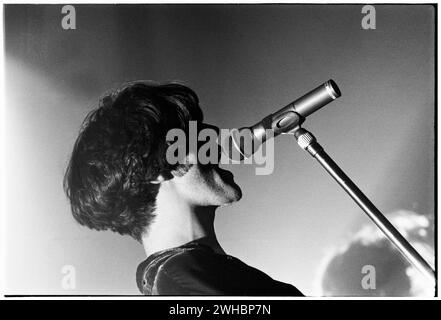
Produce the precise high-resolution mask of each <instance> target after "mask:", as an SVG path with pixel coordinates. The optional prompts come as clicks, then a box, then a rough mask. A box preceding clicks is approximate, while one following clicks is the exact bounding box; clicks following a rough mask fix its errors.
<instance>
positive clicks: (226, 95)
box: [2, 5, 436, 295]
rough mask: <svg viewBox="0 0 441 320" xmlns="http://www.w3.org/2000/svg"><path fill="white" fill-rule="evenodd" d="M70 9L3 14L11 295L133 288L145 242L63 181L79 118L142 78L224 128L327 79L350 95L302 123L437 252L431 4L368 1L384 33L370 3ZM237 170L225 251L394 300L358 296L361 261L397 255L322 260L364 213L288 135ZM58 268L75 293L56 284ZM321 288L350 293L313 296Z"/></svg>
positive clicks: (221, 219) (308, 280) (308, 289)
mask: <svg viewBox="0 0 441 320" xmlns="http://www.w3.org/2000/svg"><path fill="white" fill-rule="evenodd" d="M62 6H63V5H5V7H4V18H5V20H4V21H5V24H4V26H5V37H4V39H5V89H6V90H5V94H6V97H5V100H6V105H5V106H4V108H5V110H4V111H5V112H4V116H5V117H6V118H5V121H4V123H5V128H4V129H5V130H4V132H6V136H5V141H6V145H5V146H4V159H5V164H6V168H7V170H6V171H5V172H6V175H5V176H4V177H2V179H5V180H4V181H5V185H6V190H5V191H6V194H5V197H4V199H5V204H4V205H5V206H4V207H5V208H6V211H5V212H4V213H3V214H4V215H5V216H6V220H5V221H6V226H5V230H6V235H5V236H6V240H7V243H6V253H5V255H6V261H5V265H6V266H5V267H6V268H5V271H6V281H7V283H6V285H7V286H6V294H138V291H137V288H136V283H135V271H136V267H137V265H138V263H140V262H141V261H142V260H144V259H145V253H144V251H143V248H142V246H140V245H139V244H138V243H137V242H136V241H134V240H132V239H130V238H129V237H121V236H119V235H117V234H113V233H111V232H96V231H91V230H88V229H86V228H84V227H82V226H80V225H78V224H76V222H75V221H74V220H73V218H72V216H71V213H70V208H69V204H68V202H67V199H66V197H65V195H64V193H63V189H62V179H63V174H64V170H65V168H66V165H67V161H68V159H69V155H70V152H71V150H72V147H73V143H74V141H75V139H76V137H77V134H78V131H79V128H80V125H81V122H82V121H83V119H84V117H85V116H86V114H87V113H88V112H89V111H90V110H91V109H92V108H94V107H95V106H96V104H97V103H98V99H99V97H101V96H102V95H103V94H104V93H105V92H106V91H107V90H109V89H110V88H116V87H118V86H119V85H120V84H121V83H122V82H124V81H128V80H137V79H151V80H156V81H169V80H179V81H182V82H184V83H185V84H187V85H188V86H190V87H191V88H193V89H194V90H195V91H196V92H197V93H198V95H199V98H200V100H201V106H202V108H203V110H204V114H205V120H206V121H207V122H208V123H212V124H215V125H217V126H219V127H220V128H234V127H236V128H238V127H242V126H245V125H247V126H248V125H251V124H254V123H256V122H257V121H259V120H261V119H262V117H264V116H266V115H267V114H269V113H271V112H273V111H275V110H277V109H279V108H280V107H282V106H284V105H286V104H287V103H289V102H291V101H292V100H294V99H296V98H298V97H300V96H301V95H303V94H304V93H306V92H307V91H309V90H311V89H313V88H314V87H316V86H317V85H319V84H321V83H322V82H324V81H326V80H328V79H330V78H332V79H334V80H335V81H336V82H337V84H338V85H339V87H340V89H341V91H342V97H341V98H339V99H337V100H336V101H334V102H333V103H331V104H329V105H328V106H326V107H324V108H323V109H321V110H320V111H318V112H317V113H315V114H314V115H312V116H310V117H308V119H307V120H306V122H305V123H304V126H305V127H306V128H307V129H309V130H311V131H312V132H313V133H314V135H315V136H316V137H317V138H318V141H319V142H320V143H321V144H322V145H323V146H324V147H325V150H326V151H327V152H328V153H329V154H330V155H331V156H332V157H333V158H334V160H335V161H336V162H337V163H338V164H339V165H340V166H341V167H342V169H343V170H344V171H345V172H346V173H347V174H348V175H349V176H350V177H351V178H352V179H353V180H354V182H355V183H357V184H358V185H359V187H360V188H361V189H362V190H363V191H364V192H365V193H366V195H367V196H368V197H369V198H370V199H371V200H372V201H373V202H374V203H375V204H376V205H377V207H378V208H379V209H380V210H382V211H383V212H384V213H386V214H387V213H393V214H396V213H397V212H398V213H400V214H401V213H402V212H410V215H417V216H418V219H419V218H420V217H423V219H425V220H424V221H426V222H427V223H426V222H423V223H420V224H418V223H416V222H415V221H416V220H412V219H411V220H410V221H411V222H410V223H411V227H415V228H417V229H418V228H420V227H421V228H423V229H425V230H426V236H422V237H423V238H424V243H425V244H426V245H427V246H428V247H431V248H433V244H434V233H433V222H434V212H435V208H434V204H435V199H434V197H435V195H434V175H435V172H434V169H435V164H434V157H435V154H434V134H435V131H434V126H435V114H434V112H435V73H434V68H435V56H434V52H435V42H434V41H435V20H436V16H435V14H436V12H435V7H433V6H431V5H375V8H376V29H375V30H364V29H362V27H361V20H362V18H363V16H364V15H363V14H362V13H361V9H362V7H363V5H74V7H75V9H76V29H75V30H64V29H62V27H61V19H62V17H63V14H62V13H61V8H62ZM228 169H230V170H232V171H233V172H234V174H235V176H236V178H235V180H236V181H237V182H238V183H239V184H240V185H241V187H242V191H243V194H244V196H243V199H242V200H241V201H240V202H238V203H236V204H234V205H232V206H228V207H225V208H220V209H219V210H218V212H217V217H216V229H217V233H218V237H219V241H220V243H221V244H222V245H223V247H224V249H225V250H226V251H227V252H228V253H230V254H232V255H235V256H237V257H238V258H240V259H242V260H243V261H244V262H246V263H248V264H250V265H252V266H254V267H257V268H259V269H261V270H262V271H264V272H266V273H268V274H269V275H270V276H272V277H273V278H275V279H277V280H280V281H284V282H289V283H292V284H294V285H295V286H296V287H297V288H299V289H300V290H301V291H302V292H303V293H304V294H306V295H316V294H328V295H333V294H337V295H364V294H366V295H382V294H383V293H384V292H383V291H375V290H374V291H369V292H367V291H363V290H360V285H359V281H360V279H361V278H362V277H363V274H362V273H361V271H360V268H361V266H363V265H364V264H366V263H368V264H370V265H374V266H375V265H376V263H380V262H381V261H383V260H384V257H385V256H387V255H388V254H389V252H386V253H385V252H384V251H381V254H378V255H376V254H375V252H376V251H375V250H374V253H373V254H372V255H368V261H364V260H363V259H364V258H363V255H360V254H358V255H357V252H355V253H354V254H352V253H351V255H350V257H351V258H350V259H349V260H348V261H346V263H341V262H338V261H337V264H336V265H332V268H327V262H326V261H328V260H329V255H330V253H332V252H334V250H335V248H336V247H338V246H339V245H340V244H341V243H343V244H346V245H348V243H350V242H351V241H352V240H353V239H354V238H353V235H354V234H357V233H358V232H359V231H360V230H362V229H363V228H365V226H366V225H370V223H371V222H370V221H369V220H368V219H367V218H366V217H365V214H364V213H363V212H362V211H361V209H359V208H358V207H356V205H355V204H354V203H353V201H352V200H351V199H350V198H349V197H348V196H347V195H346V194H345V193H344V192H343V191H342V190H341V189H340V188H339V187H338V186H337V184H336V183H335V182H334V181H333V180H332V179H331V178H330V177H329V176H328V175H327V174H326V172H324V170H323V169H322V168H321V167H319V165H318V164H317V163H315V162H314V161H313V160H312V159H311V158H310V157H309V155H307V154H306V153H305V152H304V151H302V150H301V149H300V148H299V147H298V146H297V145H296V143H295V141H294V139H293V138H292V137H289V136H283V137H279V138H278V139H277V140H276V141H275V159H274V171H273V173H272V174H271V175H266V176H258V175H255V168H254V167H253V166H250V165H248V166H240V165H230V166H228ZM420 220H421V219H420ZM420 220H418V221H420ZM420 222H421V221H420ZM412 223H413V225H412ZM427 230H428V231H429V232H428V233H427ZM340 251H341V250H340ZM429 251H430V250H429ZM430 254H431V255H430V257H431V258H432V259H433V252H431V253H430ZM364 256H366V255H364ZM327 259H328V260H327ZM395 260H396V259H395ZM395 260H394V261H395ZM398 260H399V259H398ZM66 266H72V267H73V268H74V270H75V278H76V285H75V288H74V290H65V288H63V285H62V279H63V276H64V274H63V272H64V271H63V270H65V269H64V268H65V267H66ZM402 267H403V266H402V265H400V263H399V262H397V263H396V264H387V265H386V266H385V267H384V268H386V269H387V270H388V271H390V272H392V273H395V271H396V270H398V269H399V268H402ZM394 268H397V269H394ZM328 271H329V272H328ZM327 272H328V273H327ZM345 274H346V275H348V274H351V278H350V279H348V278H347V277H346V276H345ZM379 275H380V273H379ZM383 280H384V279H383ZM326 281H328V283H331V284H334V285H337V286H338V285H341V284H345V285H344V286H343V288H342V289H339V290H340V291H338V290H337V291H336V292H332V290H331V291H326V290H320V289H317V284H318V287H320V286H322V285H321V284H322V283H324V282H326ZM379 281H382V279H381V277H380V278H379ZM400 283H401V282H400ZM406 290H407V291H406ZM394 294H396V295H410V294H411V292H410V291H409V289H408V288H407V287H406V288H402V290H401V291H399V292H398V291H397V292H395V291H394Z"/></svg>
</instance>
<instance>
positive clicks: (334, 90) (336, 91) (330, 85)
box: [325, 79, 341, 100]
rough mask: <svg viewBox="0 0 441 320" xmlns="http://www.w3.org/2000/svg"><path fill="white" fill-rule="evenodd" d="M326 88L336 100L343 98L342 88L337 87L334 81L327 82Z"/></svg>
mask: <svg viewBox="0 0 441 320" xmlns="http://www.w3.org/2000/svg"><path fill="white" fill-rule="evenodd" d="M325 88H326V89H327V90H328V93H329V95H330V96H331V97H332V98H334V100H335V99H337V98H339V97H341V91H340V88H339V87H338V86H337V84H336V83H335V81H334V80H332V79H330V80H328V81H326V82H325Z"/></svg>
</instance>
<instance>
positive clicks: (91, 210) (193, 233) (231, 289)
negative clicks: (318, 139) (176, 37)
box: [64, 82, 302, 296]
mask: <svg viewBox="0 0 441 320" xmlns="http://www.w3.org/2000/svg"><path fill="white" fill-rule="evenodd" d="M189 121H197V122H198V128H200V129H203V128H208V127H211V128H216V127H214V126H211V125H208V124H205V123H203V116H202V110H201V109H200V107H199V100H198V97H197V95H196V93H195V92H193V91H192V90H191V89H189V88H188V87H186V86H183V85H180V84H176V83H168V84H156V83H150V82H132V83H129V84H126V85H125V86H123V87H122V88H121V89H119V90H116V91H115V92H113V93H111V94H109V95H108V96H107V97H106V98H104V99H102V100H101V102H100V104H99V106H98V108H97V109H95V110H93V111H92V112H91V113H90V114H89V115H88V116H87V117H86V119H85V121H84V123H83V126H82V130H81V132H80V134H79V136H78V138H77V140H76V142H75V145H74V148H73V152H72V155H71V158H70V162H69V165H68V168H67V170H66V173H65V178H64V188H65V192H66V194H67V196H68V198H69V200H70V204H71V208H72V213H73V216H74V218H75V219H76V220H77V221H78V222H79V223H80V224H82V225H84V226H87V227H89V228H91V229H96V230H111V231H114V232H118V233H120V234H122V235H129V236H131V237H133V238H134V239H136V240H137V241H138V242H140V243H141V244H142V245H143V247H144V249H145V252H146V256H147V258H146V260H145V261H143V262H142V263H141V264H140V265H139V266H138V269H137V274H136V281H137V285H138V288H139V290H140V292H141V293H142V294H145V295H231V296H239V295H247V296H258V295H275V296H301V295H302V293H301V292H300V291H299V290H297V289H296V288H295V287H294V286H292V285H290V284H286V283H283V282H279V281H276V280H274V279H272V278H271V277H269V276H268V275H267V274H265V273H264V272H262V271H259V270H257V269H255V268H253V267H251V266H248V265H247V264H245V263H244V262H242V261H241V260H239V259H238V258H235V257H233V256H230V255H228V254H227V253H225V251H224V250H223V249H222V247H221V245H220V244H219V242H218V240H217V237H216V233H215V229H214V218H215V213H217V208H218V207H219V206H223V205H226V204H230V203H233V202H236V201H238V200H240V198H241V196H242V194H241V190H240V187H239V186H238V185H237V184H236V182H235V181H234V178H233V175H232V173H230V172H229V171H226V170H223V169H221V168H219V167H218V165H217V164H211V163H210V164H205V165H202V164H200V163H199V162H198V161H197V155H196V154H194V152H192V151H191V150H190V151H189V152H188V154H187V155H186V157H187V159H188V161H187V162H186V163H175V164H173V165H172V164H170V163H168V162H167V160H166V151H167V148H168V146H169V142H167V141H166V135H167V132H168V131H169V130H171V129H176V128H178V129H182V130H184V131H186V132H187V131H188V124H189ZM187 150H189V149H188V148H187Z"/></svg>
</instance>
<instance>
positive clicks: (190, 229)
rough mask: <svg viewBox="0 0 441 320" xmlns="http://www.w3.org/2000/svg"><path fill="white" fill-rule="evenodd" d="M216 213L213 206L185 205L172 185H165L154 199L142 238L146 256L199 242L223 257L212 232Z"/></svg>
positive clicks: (222, 252) (213, 231) (186, 203)
mask: <svg viewBox="0 0 441 320" xmlns="http://www.w3.org/2000/svg"><path fill="white" fill-rule="evenodd" d="M215 210H216V207H215V206H195V205H192V204H190V203H188V202H187V201H184V200H183V199H182V197H180V196H179V194H177V193H176V192H174V188H173V186H172V185H169V184H168V183H167V182H164V183H163V184H162V185H161V187H160V188H159V192H158V195H157V197H156V210H155V217H154V220H153V222H152V223H151V224H150V226H149V227H148V229H147V230H146V232H145V234H144V236H143V237H142V243H143V246H144V250H145V252H146V254H147V256H149V255H151V254H153V253H155V252H158V251H162V250H165V249H169V248H174V247H178V246H181V245H183V244H185V243H187V242H191V241H194V240H198V239H199V240H200V241H201V242H203V243H204V244H206V245H208V246H210V247H212V248H213V250H214V251H215V252H217V253H220V254H225V252H224V251H223V249H222V247H221V246H220V244H219V242H218V241H217V238H216V233H215V230H214V217H215Z"/></svg>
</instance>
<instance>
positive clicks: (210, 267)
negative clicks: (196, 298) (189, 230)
mask: <svg viewBox="0 0 441 320" xmlns="http://www.w3.org/2000/svg"><path fill="white" fill-rule="evenodd" d="M223 264H224V262H223V259H221V258H220V256H219V255H217V254H214V253H213V252H211V251H209V250H208V249H205V248H199V247H198V248H191V249H187V250H185V251H181V252H178V253H175V254H173V255H172V256H170V257H169V258H168V259H166V260H165V261H164V262H163V263H162V264H161V265H160V266H159V267H158V269H157V272H156V276H155V279H154V284H153V287H152V292H153V294H160V295H224V294H226V293H227V291H228V285H227V283H225V281H222V279H223V278H224V277H223V276H222V265H223Z"/></svg>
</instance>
